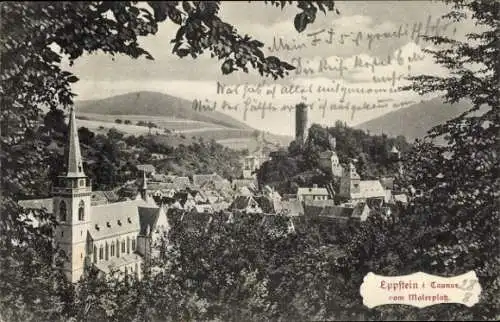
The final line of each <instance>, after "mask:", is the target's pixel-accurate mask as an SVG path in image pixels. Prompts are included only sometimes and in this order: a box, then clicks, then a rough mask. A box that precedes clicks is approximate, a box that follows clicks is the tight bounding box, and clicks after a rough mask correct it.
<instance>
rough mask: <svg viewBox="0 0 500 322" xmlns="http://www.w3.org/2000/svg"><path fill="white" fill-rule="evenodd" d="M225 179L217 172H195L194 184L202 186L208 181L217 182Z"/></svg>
mask: <svg viewBox="0 0 500 322" xmlns="http://www.w3.org/2000/svg"><path fill="white" fill-rule="evenodd" d="M223 180H224V179H223V178H222V177H221V176H219V175H218V174H217V173H212V174H195V175H193V184H194V185H195V186H198V187H201V186H202V185H204V184H205V183H207V182H217V181H223Z"/></svg>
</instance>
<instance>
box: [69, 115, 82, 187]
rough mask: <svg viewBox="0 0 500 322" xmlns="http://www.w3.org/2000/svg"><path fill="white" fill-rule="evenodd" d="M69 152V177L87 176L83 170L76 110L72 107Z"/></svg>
mask: <svg viewBox="0 0 500 322" xmlns="http://www.w3.org/2000/svg"><path fill="white" fill-rule="evenodd" d="M68 139H69V142H68V153H67V159H66V162H67V167H68V172H67V174H66V176H67V177H69V178H81V177H85V173H84V171H83V161H82V154H81V152H80V140H79V139H78V128H77V126H76V121H75V111H74V109H73V107H71V110H70V114H69V128H68Z"/></svg>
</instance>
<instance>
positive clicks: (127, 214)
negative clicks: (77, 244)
mask: <svg viewBox="0 0 500 322" xmlns="http://www.w3.org/2000/svg"><path fill="white" fill-rule="evenodd" d="M140 204H144V203H141V202H138V201H136V200H131V201H124V202H117V203H110V204H105V205H99V206H93V207H91V223H90V227H89V233H90V235H91V236H92V239H94V240H100V239H104V238H110V237H112V236H115V235H123V234H127V233H131V232H138V231H139V210H138V208H139V205H140Z"/></svg>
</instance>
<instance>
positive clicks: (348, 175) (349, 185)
mask: <svg viewBox="0 0 500 322" xmlns="http://www.w3.org/2000/svg"><path fill="white" fill-rule="evenodd" d="M360 181H361V177H360V176H359V174H358V173H357V172H356V168H355V167H354V165H353V164H352V162H349V166H348V169H347V170H346V171H345V173H344V175H343V176H342V178H341V179H340V195H341V196H343V197H346V198H351V196H352V194H355V193H360V191H361V189H360V187H359V183H360Z"/></svg>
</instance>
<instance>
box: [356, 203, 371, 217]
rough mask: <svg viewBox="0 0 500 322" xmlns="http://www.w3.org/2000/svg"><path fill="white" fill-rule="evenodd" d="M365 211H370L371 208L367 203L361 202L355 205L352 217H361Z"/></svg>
mask: <svg viewBox="0 0 500 322" xmlns="http://www.w3.org/2000/svg"><path fill="white" fill-rule="evenodd" d="M365 211H370V208H368V205H367V204H366V203H364V202H360V203H358V204H356V206H354V209H353V211H352V214H351V217H352V218H358V219H360V218H361V217H362V216H363V213H364V212H365Z"/></svg>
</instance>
